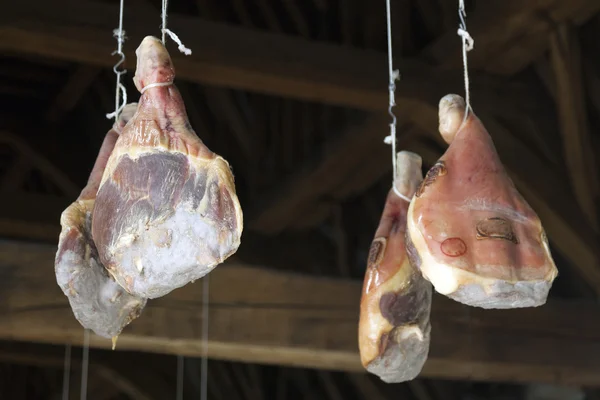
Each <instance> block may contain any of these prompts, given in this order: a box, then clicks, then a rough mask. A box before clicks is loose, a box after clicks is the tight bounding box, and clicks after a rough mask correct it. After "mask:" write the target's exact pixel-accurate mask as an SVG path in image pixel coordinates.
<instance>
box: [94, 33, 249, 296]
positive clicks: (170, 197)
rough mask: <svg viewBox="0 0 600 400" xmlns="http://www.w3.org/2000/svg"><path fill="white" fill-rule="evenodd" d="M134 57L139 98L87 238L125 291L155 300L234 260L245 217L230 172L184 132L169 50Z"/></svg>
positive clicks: (148, 49) (147, 43)
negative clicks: (226, 261) (230, 259)
mask: <svg viewBox="0 0 600 400" xmlns="http://www.w3.org/2000/svg"><path fill="white" fill-rule="evenodd" d="M136 54H137V70H136V74H135V77H134V82H135V85H136V87H137V89H138V90H139V91H140V92H141V93H142V95H141V98H140V100H139V106H138V109H137V112H136V113H135V115H134V116H133V118H132V120H131V121H130V122H129V123H128V124H127V126H126V127H125V129H124V130H123V133H122V134H121V135H120V137H119V139H118V141H117V143H116V145H115V149H114V151H113V152H112V154H111V156H110V159H109V160H108V164H107V167H106V170H105V171H104V175H103V177H102V182H101V184H100V189H99V191H98V196H97V200H96V204H95V207H94V211H93V219H92V235H93V238H94V242H95V243H96V247H97V249H98V254H99V257H100V260H101V261H102V263H103V264H104V265H105V266H106V268H107V269H108V270H109V272H110V273H111V274H112V275H113V276H114V278H115V280H116V281H117V282H118V283H119V284H120V285H121V286H123V287H124V288H125V289H126V290H127V291H128V292H129V293H131V294H133V295H136V296H140V297H144V298H157V297H161V296H164V295H166V294H168V293H169V292H171V291H172V290H174V289H177V288H179V287H182V286H184V285H186V284H187V283H189V282H192V281H194V280H196V279H199V278H202V277H203V276H204V275H206V274H208V273H209V272H210V271H211V270H212V269H213V268H215V267H216V266H217V265H219V264H220V263H222V262H223V261H224V260H225V259H227V258H228V257H229V256H231V255H232V254H234V253H235V252H236V251H237V248H238V246H239V245H240V240H241V235H242V229H243V216H242V210H241V207H240V204H239V201H238V198H237V195H236V190H235V184H234V178H233V174H232V172H231V169H230V167H229V164H228V163H227V161H225V160H224V159H223V158H222V157H220V156H219V155H217V154H215V153H213V152H212V151H211V150H209V149H208V148H207V147H206V146H205V145H204V143H203V142H202V141H201V140H200V138H199V137H198V136H197V135H196V133H195V132H194V131H193V129H192V127H191V126H190V123H189V121H188V118H187V114H186V111H185V106H184V104H183V100H182V98H181V95H180V93H179V91H178V90H177V88H176V86H175V85H174V84H172V82H173V79H174V77H175V70H174V67H173V64H172V62H171V58H170V56H169V54H168V52H167V50H166V49H165V47H164V46H163V44H162V43H161V42H160V41H159V40H158V39H156V38H154V37H150V36H148V37H146V38H145V39H144V40H143V41H142V43H141V44H140V46H139V47H138V49H137V51H136ZM155 84H161V85H163V86H160V85H159V86H156V85H155Z"/></svg>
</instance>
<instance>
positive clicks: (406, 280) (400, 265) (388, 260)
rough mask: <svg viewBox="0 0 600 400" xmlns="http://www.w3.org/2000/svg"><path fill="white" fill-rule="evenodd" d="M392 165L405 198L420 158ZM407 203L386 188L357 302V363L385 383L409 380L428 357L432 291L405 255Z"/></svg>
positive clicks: (405, 155) (402, 157) (401, 158)
mask: <svg viewBox="0 0 600 400" xmlns="http://www.w3.org/2000/svg"><path fill="white" fill-rule="evenodd" d="M397 166H398V174H397V181H396V182H395V186H396V188H397V190H398V191H399V192H400V193H401V194H402V195H403V196H405V197H406V198H408V199H410V198H411V197H412V196H413V194H414V192H415V190H416V188H417V186H418V185H419V184H420V182H421V180H422V178H423V175H422V172H421V158H420V157H419V156H418V155H416V154H414V153H410V152H406V151H403V152H400V153H398V162H397ZM408 205H409V202H408V201H407V200H406V199H403V198H401V197H399V196H398V195H397V194H396V193H395V192H394V190H393V189H392V190H390V192H389V194H388V196H387V199H386V203H385V207H384V210H383V214H382V216H381V220H380V222H379V226H378V228H377V231H376V233H375V238H374V240H373V242H372V244H371V249H370V251H369V259H368V265H367V271H366V274H365V280H364V284H363V292H362V298H361V303H360V304H361V305H360V321H359V331H358V336H359V350H360V357H361V362H362V364H363V366H364V367H365V368H366V369H367V371H369V372H371V373H373V374H375V375H377V376H379V377H380V378H381V379H382V380H383V381H385V382H388V383H392V382H402V381H408V380H411V379H414V378H415V377H416V376H417V375H418V374H419V373H420V372H421V369H422V368H423V365H424V363H425V361H426V360H427V355H428V353H429V341H430V332H431V325H430V322H429V316H430V310H431V296H432V288H431V284H430V283H429V282H427V281H426V280H425V279H424V278H423V277H422V276H421V273H420V271H419V270H418V269H417V268H414V267H413V266H412V265H411V264H410V262H409V259H408V256H407V254H406V247H405V235H406V215H407V212H408Z"/></svg>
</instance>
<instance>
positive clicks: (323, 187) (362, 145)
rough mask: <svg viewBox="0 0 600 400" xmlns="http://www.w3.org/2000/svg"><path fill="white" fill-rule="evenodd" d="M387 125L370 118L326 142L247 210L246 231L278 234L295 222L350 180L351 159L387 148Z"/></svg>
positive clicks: (353, 166)
mask: <svg viewBox="0 0 600 400" xmlns="http://www.w3.org/2000/svg"><path fill="white" fill-rule="evenodd" d="M387 124H388V121H387V119H386V118H385V117H384V116H379V115H377V116H373V117H371V118H370V119H368V120H367V121H365V122H364V123H362V124H360V123H359V124H358V125H356V126H354V127H353V128H352V130H351V131H349V132H347V133H345V134H344V135H341V137H336V138H333V139H330V141H329V142H326V143H325V145H323V147H322V148H321V150H320V151H318V152H315V153H316V154H315V155H314V159H313V161H312V162H309V163H307V164H305V165H304V166H303V168H300V169H298V170H297V172H295V173H294V174H293V176H291V177H289V178H288V179H286V181H285V182H284V183H283V184H282V185H281V186H279V187H276V188H275V189H274V190H273V192H272V193H266V194H264V197H263V200H262V201H259V202H257V204H259V208H257V209H255V210H249V221H250V224H249V226H250V228H252V229H255V230H257V231H261V232H267V233H274V232H280V231H281V230H282V229H284V228H285V227H286V226H289V224H291V223H292V222H293V221H294V219H296V218H298V216H299V214H298V212H299V211H302V210H303V209H304V208H305V207H307V206H311V205H313V204H314V203H315V201H316V200H318V199H319V198H320V197H321V196H324V195H326V194H327V193H329V192H330V191H331V189H332V187H335V186H336V185H339V182H340V181H344V180H347V179H352V176H353V174H354V173H355V166H356V165H357V164H358V163H356V162H354V159H355V158H360V159H364V158H365V157H369V156H370V149H372V148H373V147H383V148H385V147H387V146H385V145H384V144H383V138H384V137H385V135H386V129H387V126H386V125H387ZM399 136H400V135H399ZM376 144H379V146H376Z"/></svg>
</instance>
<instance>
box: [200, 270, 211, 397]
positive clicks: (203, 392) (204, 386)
mask: <svg viewBox="0 0 600 400" xmlns="http://www.w3.org/2000/svg"><path fill="white" fill-rule="evenodd" d="M209 276H210V275H209V274H207V275H205V276H204V279H203V280H202V343H203V346H202V369H201V371H200V399H201V400H207V399H208V317H209V314H208V302H209V297H208V290H209Z"/></svg>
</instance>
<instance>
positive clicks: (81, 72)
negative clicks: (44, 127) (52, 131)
mask: <svg viewBox="0 0 600 400" xmlns="http://www.w3.org/2000/svg"><path fill="white" fill-rule="evenodd" d="M100 72H101V69H100V68H97V67H90V66H87V65H81V66H79V67H78V68H77V69H76V70H75V72H74V73H73V74H72V75H71V76H70V77H69V80H68V81H67V83H66V84H65V85H64V86H63V88H62V89H61V91H60V92H59V93H58V95H57V96H56V98H55V99H54V101H53V102H52V105H51V106H50V108H49V109H48V111H47V112H46V115H45V118H46V121H47V122H49V123H52V124H58V123H59V122H60V121H61V120H62V119H63V118H64V117H65V115H66V114H67V113H68V112H69V111H71V110H72V109H74V108H75V106H76V105H77V103H78V102H79V100H80V99H81V97H82V96H83V95H84V94H85V93H86V91H87V90H88V89H89V88H90V87H91V86H92V84H93V83H94V81H95V80H96V78H97V77H98V76H99V75H100Z"/></svg>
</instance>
